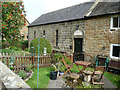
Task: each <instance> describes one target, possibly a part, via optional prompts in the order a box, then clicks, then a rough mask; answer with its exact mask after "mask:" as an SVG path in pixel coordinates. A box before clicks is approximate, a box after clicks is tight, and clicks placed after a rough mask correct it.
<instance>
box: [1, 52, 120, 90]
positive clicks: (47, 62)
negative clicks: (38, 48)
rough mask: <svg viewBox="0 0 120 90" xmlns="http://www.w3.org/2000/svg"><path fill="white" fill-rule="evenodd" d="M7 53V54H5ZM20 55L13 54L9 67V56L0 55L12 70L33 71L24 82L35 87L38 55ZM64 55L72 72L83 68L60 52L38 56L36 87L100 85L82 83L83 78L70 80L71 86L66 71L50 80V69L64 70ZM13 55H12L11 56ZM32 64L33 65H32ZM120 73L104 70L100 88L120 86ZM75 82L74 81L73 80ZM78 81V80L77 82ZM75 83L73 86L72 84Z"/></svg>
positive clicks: (89, 86)
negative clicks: (67, 81) (12, 60)
mask: <svg viewBox="0 0 120 90" xmlns="http://www.w3.org/2000/svg"><path fill="white" fill-rule="evenodd" d="M5 55H7V54H5ZM11 55H16V54H11ZM18 55H21V56H15V57H14V58H15V59H16V60H14V62H13V63H12V65H14V66H13V67H12V68H11V63H10V62H9V61H10V60H11V57H10V56H1V61H2V62H3V63H4V64H6V65H7V66H8V67H9V68H10V69H11V70H12V71H13V72H20V71H27V72H28V71H33V74H32V76H31V78H29V79H28V80H27V81H26V80H25V82H26V83H27V84H28V85H29V86H30V87H31V88H37V63H38V62H37V59H38V56H34V58H33V57H32V56H22V54H18ZM62 56H64V58H65V62H66V63H67V64H69V63H70V64H72V65H73V68H72V69H71V72H72V73H79V71H80V70H81V69H82V68H83V66H80V65H79V68H80V70H79V68H78V66H77V65H76V64H75V63H71V60H70V59H71V58H72V57H70V56H65V55H62V54H60V53H55V54H54V55H52V56H50V55H47V56H44V55H42V56H39V59H40V61H39V64H40V70H39V80H38V81H39V82H38V88H101V86H100V85H93V84H92V83H91V81H90V84H88V83H86V84H85V83H84V80H83V81H82V82H83V83H82V84H74V82H72V85H73V86H71V85H70V86H69V84H68V83H66V79H65V76H67V75H70V74H69V73H68V72H67V73H66V74H65V75H61V76H59V75H58V76H57V79H56V80H51V79H50V77H51V75H50V72H51V71H59V70H60V71H63V72H64V71H65V69H66V68H65V65H64V63H62V59H61V57H62ZM12 57H13V56H12ZM59 61H60V62H61V63H62V66H61V65H59ZM32 64H33V66H32ZM85 70H91V71H94V68H93V67H92V66H89V67H87V68H86V69H85ZM23 73H24V72H23ZM23 73H22V74H21V75H20V74H18V75H20V77H22V76H23V77H24V75H23ZM78 80H79V79H78ZM119 80H120V75H119V74H116V73H112V72H107V71H105V73H104V87H102V88H118V87H120V86H119V85H120V81H119ZM75 83H76V82H75ZM77 83H79V82H77ZM74 85H75V86H74Z"/></svg>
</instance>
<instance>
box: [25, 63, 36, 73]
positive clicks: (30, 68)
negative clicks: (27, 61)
mask: <svg viewBox="0 0 120 90" xmlns="http://www.w3.org/2000/svg"><path fill="white" fill-rule="evenodd" d="M33 66H34V65H32V64H31V65H30V66H27V67H26V68H25V71H27V72H30V71H31V70H32V69H33Z"/></svg>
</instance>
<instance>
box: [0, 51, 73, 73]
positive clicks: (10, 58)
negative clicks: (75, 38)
mask: <svg viewBox="0 0 120 90" xmlns="http://www.w3.org/2000/svg"><path fill="white" fill-rule="evenodd" d="M66 56H67V57H68V58H69V59H70V61H71V62H73V55H66ZM0 61H2V62H3V63H4V64H6V65H7V67H8V68H10V69H12V70H13V71H20V70H25V69H26V68H27V67H31V66H33V67H37V65H38V56H30V55H29V56H26V55H25V54H16V53H10V54H8V53H6V54H5V53H3V54H1V53H0ZM54 62H55V60H54V58H53V57H52V56H51V55H46V56H44V55H40V56H39V67H45V66H50V65H51V63H54Z"/></svg>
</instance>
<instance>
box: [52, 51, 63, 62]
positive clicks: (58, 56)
mask: <svg viewBox="0 0 120 90" xmlns="http://www.w3.org/2000/svg"><path fill="white" fill-rule="evenodd" d="M63 57H64V55H63V54H61V53H60V52H57V53H55V54H53V58H54V59H55V60H57V62H59V61H61V60H62V58H63Z"/></svg>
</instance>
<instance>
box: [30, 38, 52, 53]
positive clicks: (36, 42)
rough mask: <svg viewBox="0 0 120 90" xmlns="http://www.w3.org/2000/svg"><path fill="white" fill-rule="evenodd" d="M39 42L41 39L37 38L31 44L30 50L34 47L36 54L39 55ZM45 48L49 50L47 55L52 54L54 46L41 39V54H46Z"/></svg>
mask: <svg viewBox="0 0 120 90" xmlns="http://www.w3.org/2000/svg"><path fill="white" fill-rule="evenodd" d="M38 42H39V38H35V39H33V40H32V41H31V43H30V48H31V47H34V49H35V53H36V54H37V53H38ZM44 47H46V48H47V50H46V52H47V53H49V54H50V53H51V52H52V46H51V44H50V42H49V41H48V40H47V39H45V38H40V49H39V50H40V54H43V53H44Z"/></svg>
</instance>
